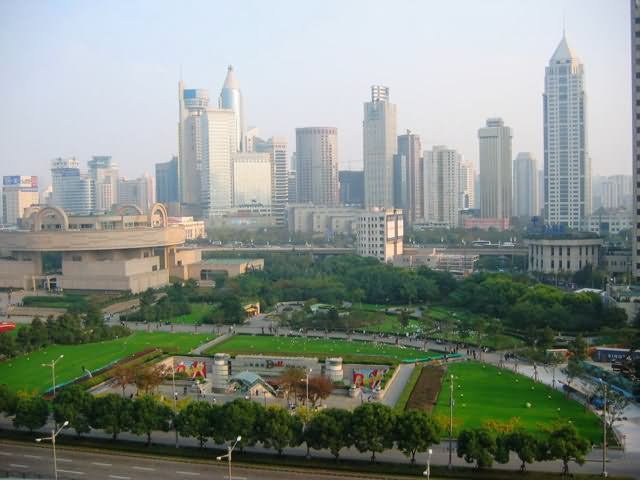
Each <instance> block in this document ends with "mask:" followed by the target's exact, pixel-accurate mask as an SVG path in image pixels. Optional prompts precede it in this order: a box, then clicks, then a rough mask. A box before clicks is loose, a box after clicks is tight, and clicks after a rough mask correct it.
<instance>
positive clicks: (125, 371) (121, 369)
mask: <svg viewBox="0 0 640 480" xmlns="http://www.w3.org/2000/svg"><path fill="white" fill-rule="evenodd" d="M111 378H112V379H113V381H114V383H115V384H116V385H118V386H119V387H120V388H122V396H123V397H124V391H125V389H126V388H127V385H133V384H134V383H135V380H136V371H135V369H134V368H133V367H130V366H127V365H118V366H117V367H116V368H114V369H113V372H112V373H111Z"/></svg>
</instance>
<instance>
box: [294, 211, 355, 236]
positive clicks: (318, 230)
mask: <svg viewBox="0 0 640 480" xmlns="http://www.w3.org/2000/svg"><path fill="white" fill-rule="evenodd" d="M287 210H288V226H289V232H291V233H304V234H312V235H324V236H327V237H329V236H332V235H334V234H342V235H352V234H355V233H356V224H357V221H358V217H359V215H360V214H361V213H362V209H361V208H356V207H325V206H322V205H309V204H298V205H296V204H290V205H289V206H288V208H287Z"/></svg>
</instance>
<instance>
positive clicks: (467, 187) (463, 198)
mask: <svg viewBox="0 0 640 480" xmlns="http://www.w3.org/2000/svg"><path fill="white" fill-rule="evenodd" d="M459 184H460V185H459V188H460V202H459V203H460V210H467V209H469V208H475V204H476V169H475V167H474V166H473V163H471V162H465V161H462V160H461V161H460V180H459Z"/></svg>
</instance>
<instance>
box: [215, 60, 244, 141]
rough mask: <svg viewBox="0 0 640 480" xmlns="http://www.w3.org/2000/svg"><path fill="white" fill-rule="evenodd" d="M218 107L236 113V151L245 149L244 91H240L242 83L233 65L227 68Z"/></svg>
mask: <svg viewBox="0 0 640 480" xmlns="http://www.w3.org/2000/svg"><path fill="white" fill-rule="evenodd" d="M218 107H219V108H226V109H229V110H233V113H234V114H235V119H234V124H235V127H234V128H235V135H234V137H235V139H236V146H235V151H237V152H244V151H245V130H244V112H243V105H242V92H240V84H239V83H238V79H237V78H236V72H235V71H234V70H233V66H231V65H229V68H228V69H227V77H226V78H225V79H224V85H222V90H221V91H220V97H219V98H218Z"/></svg>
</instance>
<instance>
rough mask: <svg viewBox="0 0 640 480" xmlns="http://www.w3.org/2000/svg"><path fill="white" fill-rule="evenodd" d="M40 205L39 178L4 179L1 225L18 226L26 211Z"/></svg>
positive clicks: (11, 177) (0, 214)
mask: <svg viewBox="0 0 640 480" xmlns="http://www.w3.org/2000/svg"><path fill="white" fill-rule="evenodd" d="M38 203H39V195H38V177H30V176H24V175H22V176H21V175H12V176H5V177H2V202H0V205H1V206H2V207H1V210H0V223H3V224H4V225H17V224H18V222H19V221H20V219H22V216H23V215H24V209H25V208H28V207H30V206H31V205H37V204H38Z"/></svg>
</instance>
